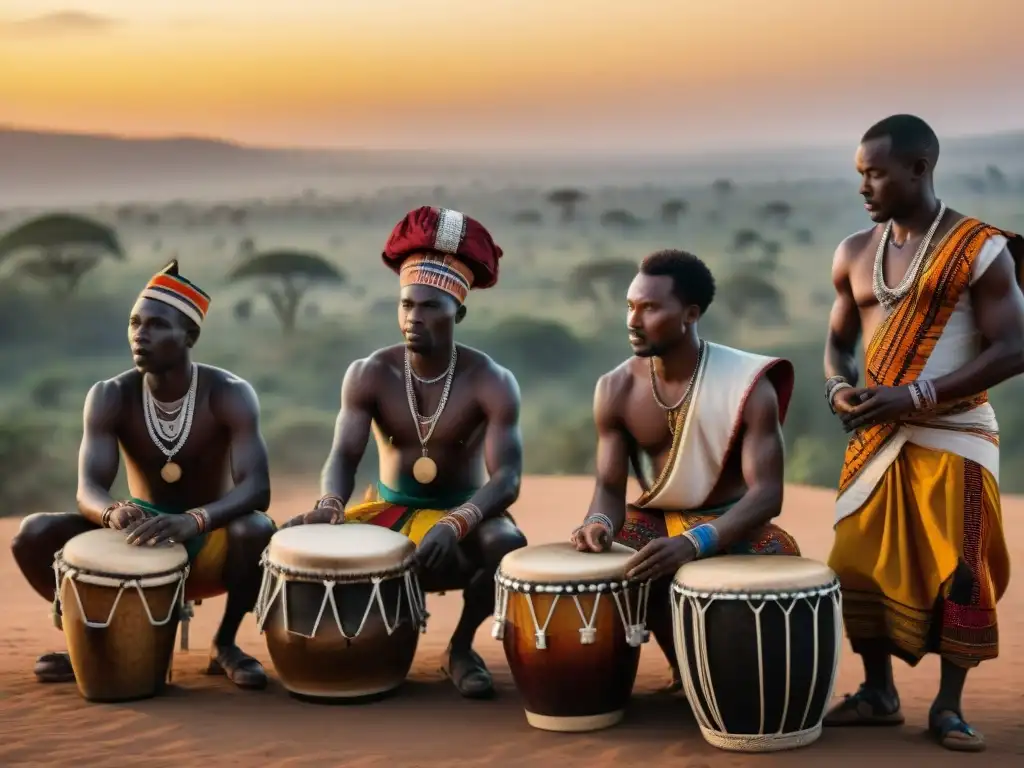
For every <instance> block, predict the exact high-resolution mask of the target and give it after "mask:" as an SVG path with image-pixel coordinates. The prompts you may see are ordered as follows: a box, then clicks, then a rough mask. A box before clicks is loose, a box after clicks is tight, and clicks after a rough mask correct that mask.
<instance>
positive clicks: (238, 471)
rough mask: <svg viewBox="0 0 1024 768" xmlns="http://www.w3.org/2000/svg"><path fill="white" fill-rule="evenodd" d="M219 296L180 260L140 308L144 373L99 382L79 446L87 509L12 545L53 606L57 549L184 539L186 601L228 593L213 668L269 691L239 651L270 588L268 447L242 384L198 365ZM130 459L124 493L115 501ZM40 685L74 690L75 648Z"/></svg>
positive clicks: (152, 284) (137, 320) (26, 527)
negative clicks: (111, 536) (88, 536)
mask: <svg viewBox="0 0 1024 768" xmlns="http://www.w3.org/2000/svg"><path fill="white" fill-rule="evenodd" d="M209 305H210V298H209V296H208V295H207V294H206V293H204V292H203V291H202V290H201V289H200V288H198V287H197V286H196V285H195V284H194V283H192V282H190V281H189V280H187V279H185V278H184V277H183V276H182V275H180V274H179V273H178V263H177V261H173V262H171V263H170V264H169V265H168V266H167V267H166V268H165V269H164V270H162V271H161V272H159V273H157V274H156V275H154V276H153V278H152V279H151V280H150V281H149V283H148V284H147V285H146V287H145V289H144V290H143V291H142V293H141V294H140V295H139V297H138V300H137V301H136V302H135V305H134V306H133V307H132V310H131V316H130V318H129V321H128V338H129V342H130V344H131V351H132V357H133V360H134V363H135V367H134V368H133V369H132V370H129V371H126V372H124V373H121V374H119V375H117V376H115V377H114V378H112V379H108V380H106V381H100V382H98V383H96V384H94V385H93V386H92V388H91V389H90V390H89V393H88V395H86V398H85V408H84V411H85V412H84V422H85V427H84V434H83V436H82V444H81V449H80V452H79V469H78V508H79V511H78V512H71V513H60V512H58V513H38V514H34V515H29V516H28V517H26V518H25V519H24V520H23V521H22V524H21V528H20V530H19V531H18V534H17V536H15V538H14V541H13V543H12V545H11V548H12V550H13V552H14V559H15V561H17V563H18V566H19V568H20V569H21V572H22V573H23V574H24V575H25V578H26V579H27V580H28V582H29V584H30V585H31V586H32V587H33V589H35V591H36V592H38V593H39V594H40V595H41V596H42V597H43V598H44V599H45V600H48V601H51V602H52V601H53V599H54V575H53V557H54V553H55V552H57V551H58V550H59V549H61V548H62V547H63V546H64V544H65V543H66V542H67V541H68V540H69V539H71V538H72V537H74V536H76V535H78V534H80V533H84V532H85V531H89V530H93V529H95V528H99V527H101V526H102V527H105V528H114V529H116V530H120V531H123V532H124V534H125V537H126V539H127V541H128V542H129V543H131V544H134V545H137V546H142V547H148V546H156V545H158V544H161V543H165V542H177V543H179V544H182V545H183V546H184V547H185V548H186V550H187V551H188V555H189V559H190V561H191V571H190V574H189V577H188V581H187V583H186V587H185V599H186V600H201V599H203V598H206V597H213V596H215V595H220V594H224V593H225V592H226V593H227V601H226V606H225V609H224V616H223V618H222V620H221V623H220V627H219V629H218V630H217V633H216V635H215V636H214V639H213V644H212V647H211V649H210V664H209V667H208V669H207V672H208V673H209V674H224V675H226V676H227V677H228V679H230V680H231V681H232V682H233V683H235V684H236V685H238V686H239V687H242V688H263V687H264V686H265V685H266V682H267V678H266V674H265V672H264V670H263V667H262V666H261V665H260V663H259V662H258V661H257V660H256V659H254V658H252V657H251V656H248V655H247V654H245V653H243V652H242V651H241V649H239V648H238V646H237V645H236V644H235V636H236V634H237V632H238V627H239V625H240V624H241V622H242V619H243V618H244V616H245V614H246V613H247V612H248V611H250V610H252V608H253V606H254V604H255V602H256V596H257V593H258V591H259V586H260V577H261V570H260V563H259V558H260V554H261V553H262V552H263V550H264V548H265V547H266V546H267V544H268V543H269V541H270V537H271V536H272V535H273V533H274V523H273V522H272V521H271V519H270V518H269V517H268V516H267V515H266V514H264V513H263V510H266V509H267V507H268V505H269V504H270V477H269V471H268V466H267V452H266V446H265V445H264V442H263V438H262V436H261V434H260V424H259V421H260V414H259V403H258V401H257V398H256V393H255V392H254V391H253V389H252V387H251V386H250V385H249V384H248V383H247V382H245V381H243V380H242V379H240V378H238V377H237V376H235V375H233V374H231V373H229V372H227V371H224V370H221V369H219V368H213V367H211V366H207V365H197V364H194V363H193V362H192V348H193V346H194V345H195V343H196V341H197V340H198V339H199V332H200V328H201V327H202V324H203V321H204V320H205V319H206V313H207V310H208V308H209ZM119 447H120V450H121V452H122V453H123V455H124V465H125V472H126V476H127V480H128V489H129V492H130V494H131V496H130V498H127V499H116V498H114V497H113V496H111V494H110V490H111V486H112V485H113V482H114V478H115V477H116V476H117V473H118V464H119V456H118V448H119ZM35 673H36V676H37V677H38V678H39V680H41V681H43V682H70V681H73V680H74V679H75V676H74V671H73V670H72V668H71V663H70V660H69V658H68V655H67V654H66V653H49V654H46V655H44V656H42V657H40V658H39V660H38V661H37V662H36V668H35Z"/></svg>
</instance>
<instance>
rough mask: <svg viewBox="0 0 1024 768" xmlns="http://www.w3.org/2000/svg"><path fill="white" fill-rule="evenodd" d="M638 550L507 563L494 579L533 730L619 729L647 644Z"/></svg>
mask: <svg viewBox="0 0 1024 768" xmlns="http://www.w3.org/2000/svg"><path fill="white" fill-rule="evenodd" d="M633 554H634V552H633V550H631V549H629V548H628V547H625V546H622V545H621V544H613V545H612V549H611V550H610V551H609V552H605V553H601V554H595V553H593V552H578V551H577V550H576V548H575V547H574V546H573V545H572V544H570V543H568V542H566V543H553V544H540V545H536V546H528V547H524V548H523V549H517V550H515V551H514V552H510V553H509V554H507V555H506V556H505V557H504V559H503V560H502V561H501V566H500V567H499V569H498V572H497V573H496V574H495V581H496V582H497V599H496V605H495V612H494V630H493V632H492V634H493V635H494V637H495V638H496V639H500V640H503V641H504V642H503V644H504V647H505V656H506V658H507V659H508V664H509V667H510V668H511V671H512V678H513V680H514V681H515V684H516V688H517V689H518V690H519V693H520V695H521V696H522V698H523V702H524V706H525V709H526V720H527V722H528V723H529V724H530V725H532V726H533V727H535V728H540V729H543V730H547V731H565V732H569V731H594V730H598V729H600V728H607V727H609V726H612V725H615V724H616V723H618V722H619V721H621V720H622V718H623V716H624V714H625V710H626V705H627V704H628V702H629V698H630V696H631V695H632V693H633V683H634V682H635V680H636V673H637V666H638V665H639V663H640V646H641V645H642V644H643V643H645V642H646V641H647V638H648V632H647V629H646V626H645V624H646V616H647V595H648V589H649V586H650V585H649V583H646V582H645V583H642V584H641V583H635V582H628V581H626V579H625V575H624V574H625V565H626V562H627V561H628V560H629V559H630V557H632V556H633Z"/></svg>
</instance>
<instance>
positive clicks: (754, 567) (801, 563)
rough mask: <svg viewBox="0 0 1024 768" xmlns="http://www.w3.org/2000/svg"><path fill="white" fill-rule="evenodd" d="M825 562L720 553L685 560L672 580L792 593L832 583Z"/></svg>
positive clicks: (700, 587)
mask: <svg viewBox="0 0 1024 768" xmlns="http://www.w3.org/2000/svg"><path fill="white" fill-rule="evenodd" d="M835 578H836V575H835V573H834V572H833V571H832V569H831V568H829V567H828V566H827V565H825V564H824V563H819V562H818V561H817V560H809V559H808V558H806V557H793V556H790V555H719V556H718V557H709V558H708V559H707V560H698V561H696V562H692V563H686V565H683V566H682V567H681V568H680V569H679V570H678V571H676V575H675V578H674V579H673V581H674V582H675V583H676V584H677V585H678V586H680V587H684V588H686V589H691V590H694V591H697V592H709V593H712V594H713V593H722V592H752V593H764V592H793V591H800V590H805V589H817V588H819V587H825V586H828V585H829V584H831V583H832V581H833V580H834V579H835Z"/></svg>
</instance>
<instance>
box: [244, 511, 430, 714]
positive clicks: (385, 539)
mask: <svg viewBox="0 0 1024 768" xmlns="http://www.w3.org/2000/svg"><path fill="white" fill-rule="evenodd" d="M415 552H416V545H415V544H414V543H413V542H412V541H411V540H410V539H409V538H407V537H406V536H403V535H402V534H400V533H396V532H394V531H391V530H388V529H387V528H382V527H380V526H375V525H366V524H360V523H346V524H344V525H303V526H297V527H294V528H285V529H283V530H280V531H278V532H277V533H275V534H274V536H273V538H272V539H271V540H270V546H268V547H267V549H266V551H265V552H264V553H263V560H262V563H263V583H262V587H261V589H260V595H259V599H258V601H257V605H256V620H257V624H258V626H259V628H260V631H261V632H263V633H264V634H265V636H266V640H267V649H268V650H269V652H270V657H271V659H272V660H273V662H274V667H275V669H276V670H277V673H278V676H279V677H280V678H281V682H282V683H283V685H284V686H285V688H287V689H288V691H289V692H291V693H292V694H294V695H297V696H300V697H308V698H314V699H319V700H330V699H359V698H364V697H372V696H377V695H380V694H384V693H387V692H389V691H392V690H394V689H396V688H398V687H399V686H400V685H401V684H402V683H403V682H405V679H406V676H407V675H408V674H409V669H410V667H411V666H412V661H413V656H414V655H415V654H416V646H417V644H418V643H419V636H420V633H421V632H424V631H426V619H427V613H426V606H425V602H424V598H423V592H422V591H421V590H420V586H419V581H418V579H417V577H416V574H415V572H414V571H413V570H412V557H413V555H414V554H415Z"/></svg>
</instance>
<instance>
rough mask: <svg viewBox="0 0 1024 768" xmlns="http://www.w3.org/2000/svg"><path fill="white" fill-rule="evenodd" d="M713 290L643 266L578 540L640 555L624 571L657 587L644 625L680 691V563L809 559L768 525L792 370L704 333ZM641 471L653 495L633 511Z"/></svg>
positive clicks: (685, 263) (698, 270)
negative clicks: (749, 557) (628, 354)
mask: <svg viewBox="0 0 1024 768" xmlns="http://www.w3.org/2000/svg"><path fill="white" fill-rule="evenodd" d="M714 294H715V281H714V277H713V276H712V275H711V272H710V270H709V269H708V268H707V266H706V265H705V264H704V263H703V262H702V261H701V260H700V259H698V258H697V257H696V256H693V255H692V254H689V253H685V252H683V251H660V252H658V253H655V254H652V255H651V256H648V257H647V258H646V259H644V260H643V262H642V263H641V264H640V269H639V274H637V276H636V278H635V279H634V280H633V282H632V284H631V285H630V287H629V292H628V295H627V306H628V313H629V314H628V326H629V340H630V344H631V345H632V347H633V354H634V357H633V358H632V359H630V360H627V361H626V362H624V363H622V364H621V365H619V366H618V367H617V368H615V370H613V371H611V372H609V373H606V374H605V375H604V376H602V377H601V378H600V380H599V381H598V383H597V388H596V392H595V396H594V419H595V422H596V425H597V431H598V444H597V477H596V485H595V489H594V496H593V500H592V501H591V503H590V510H589V512H588V514H587V516H586V518H585V520H584V522H583V525H582V526H580V527H579V528H577V529H576V531H574V533H573V536H572V540H573V542H574V543H575V544H576V547H577V549H579V550H582V551H588V550H589V551H594V552H601V551H605V550H607V549H608V548H609V547H610V546H611V542H612V541H613V540H617V541H619V542H620V543H623V544H626V545H628V546H630V547H632V548H633V549H636V550H637V554H636V555H635V556H634V557H633V559H632V560H631V561H630V563H629V566H628V569H629V571H628V575H629V576H630V577H636V578H643V579H646V578H650V579H654V580H655V582H654V584H653V585H652V594H651V602H650V604H649V607H648V625H649V626H650V628H651V631H652V632H653V633H654V636H655V638H656V639H657V641H658V644H659V645H660V646H661V648H662V650H663V652H664V653H665V655H666V656H667V657H668V659H669V662H670V664H671V665H672V672H673V684H672V686H671V689H678V688H679V687H680V681H679V669H678V665H677V663H676V659H675V652H674V649H673V639H672V626H671V612H670V603H669V594H668V587H669V584H670V581H671V577H672V576H673V575H674V574H675V571H676V570H677V569H678V568H679V566H681V565H682V564H683V563H686V562H688V561H691V560H694V559H697V558H702V557H709V556H711V555H714V554H716V553H719V552H722V553H725V552H729V553H748V554H787V555H798V554H799V548H798V547H797V544H796V541H794V539H793V538H792V537H791V536H790V535H789V534H788V533H786V532H785V531H783V530H782V529H781V528H779V527H778V526H776V525H774V524H772V523H771V522H770V521H771V520H772V518H774V517H776V516H777V515H778V514H779V513H780V511H781V509H782V493H783V467H784V459H785V456H784V447H783V439H782V422H783V420H784V419H785V415H786V410H787V407H788V405H789V400H790V396H791V394H792V391H793V366H792V365H791V364H790V363H789V362H788V361H786V360H782V359H779V358H774V357H764V356H762V355H755V354H751V353H748V352H743V351H741V350H738V349H732V348H731V347H726V346H722V345H720V344H713V343H710V342H707V341H705V340H703V339H701V338H699V336H698V335H697V321H698V320H699V319H700V317H701V316H702V315H703V314H704V313H705V312H706V311H707V309H708V306H709V305H710V304H711V301H712V299H713V298H714ZM631 463H632V465H633V469H634V471H635V472H636V474H637V477H638V479H639V480H640V483H641V486H642V488H643V493H642V494H641V495H640V497H639V498H638V499H636V500H635V501H634V502H632V503H631V504H627V501H626V484H627V479H628V477H629V467H630V464H631ZM645 464H646V465H647V466H646V467H645V466H643V465H645Z"/></svg>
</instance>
